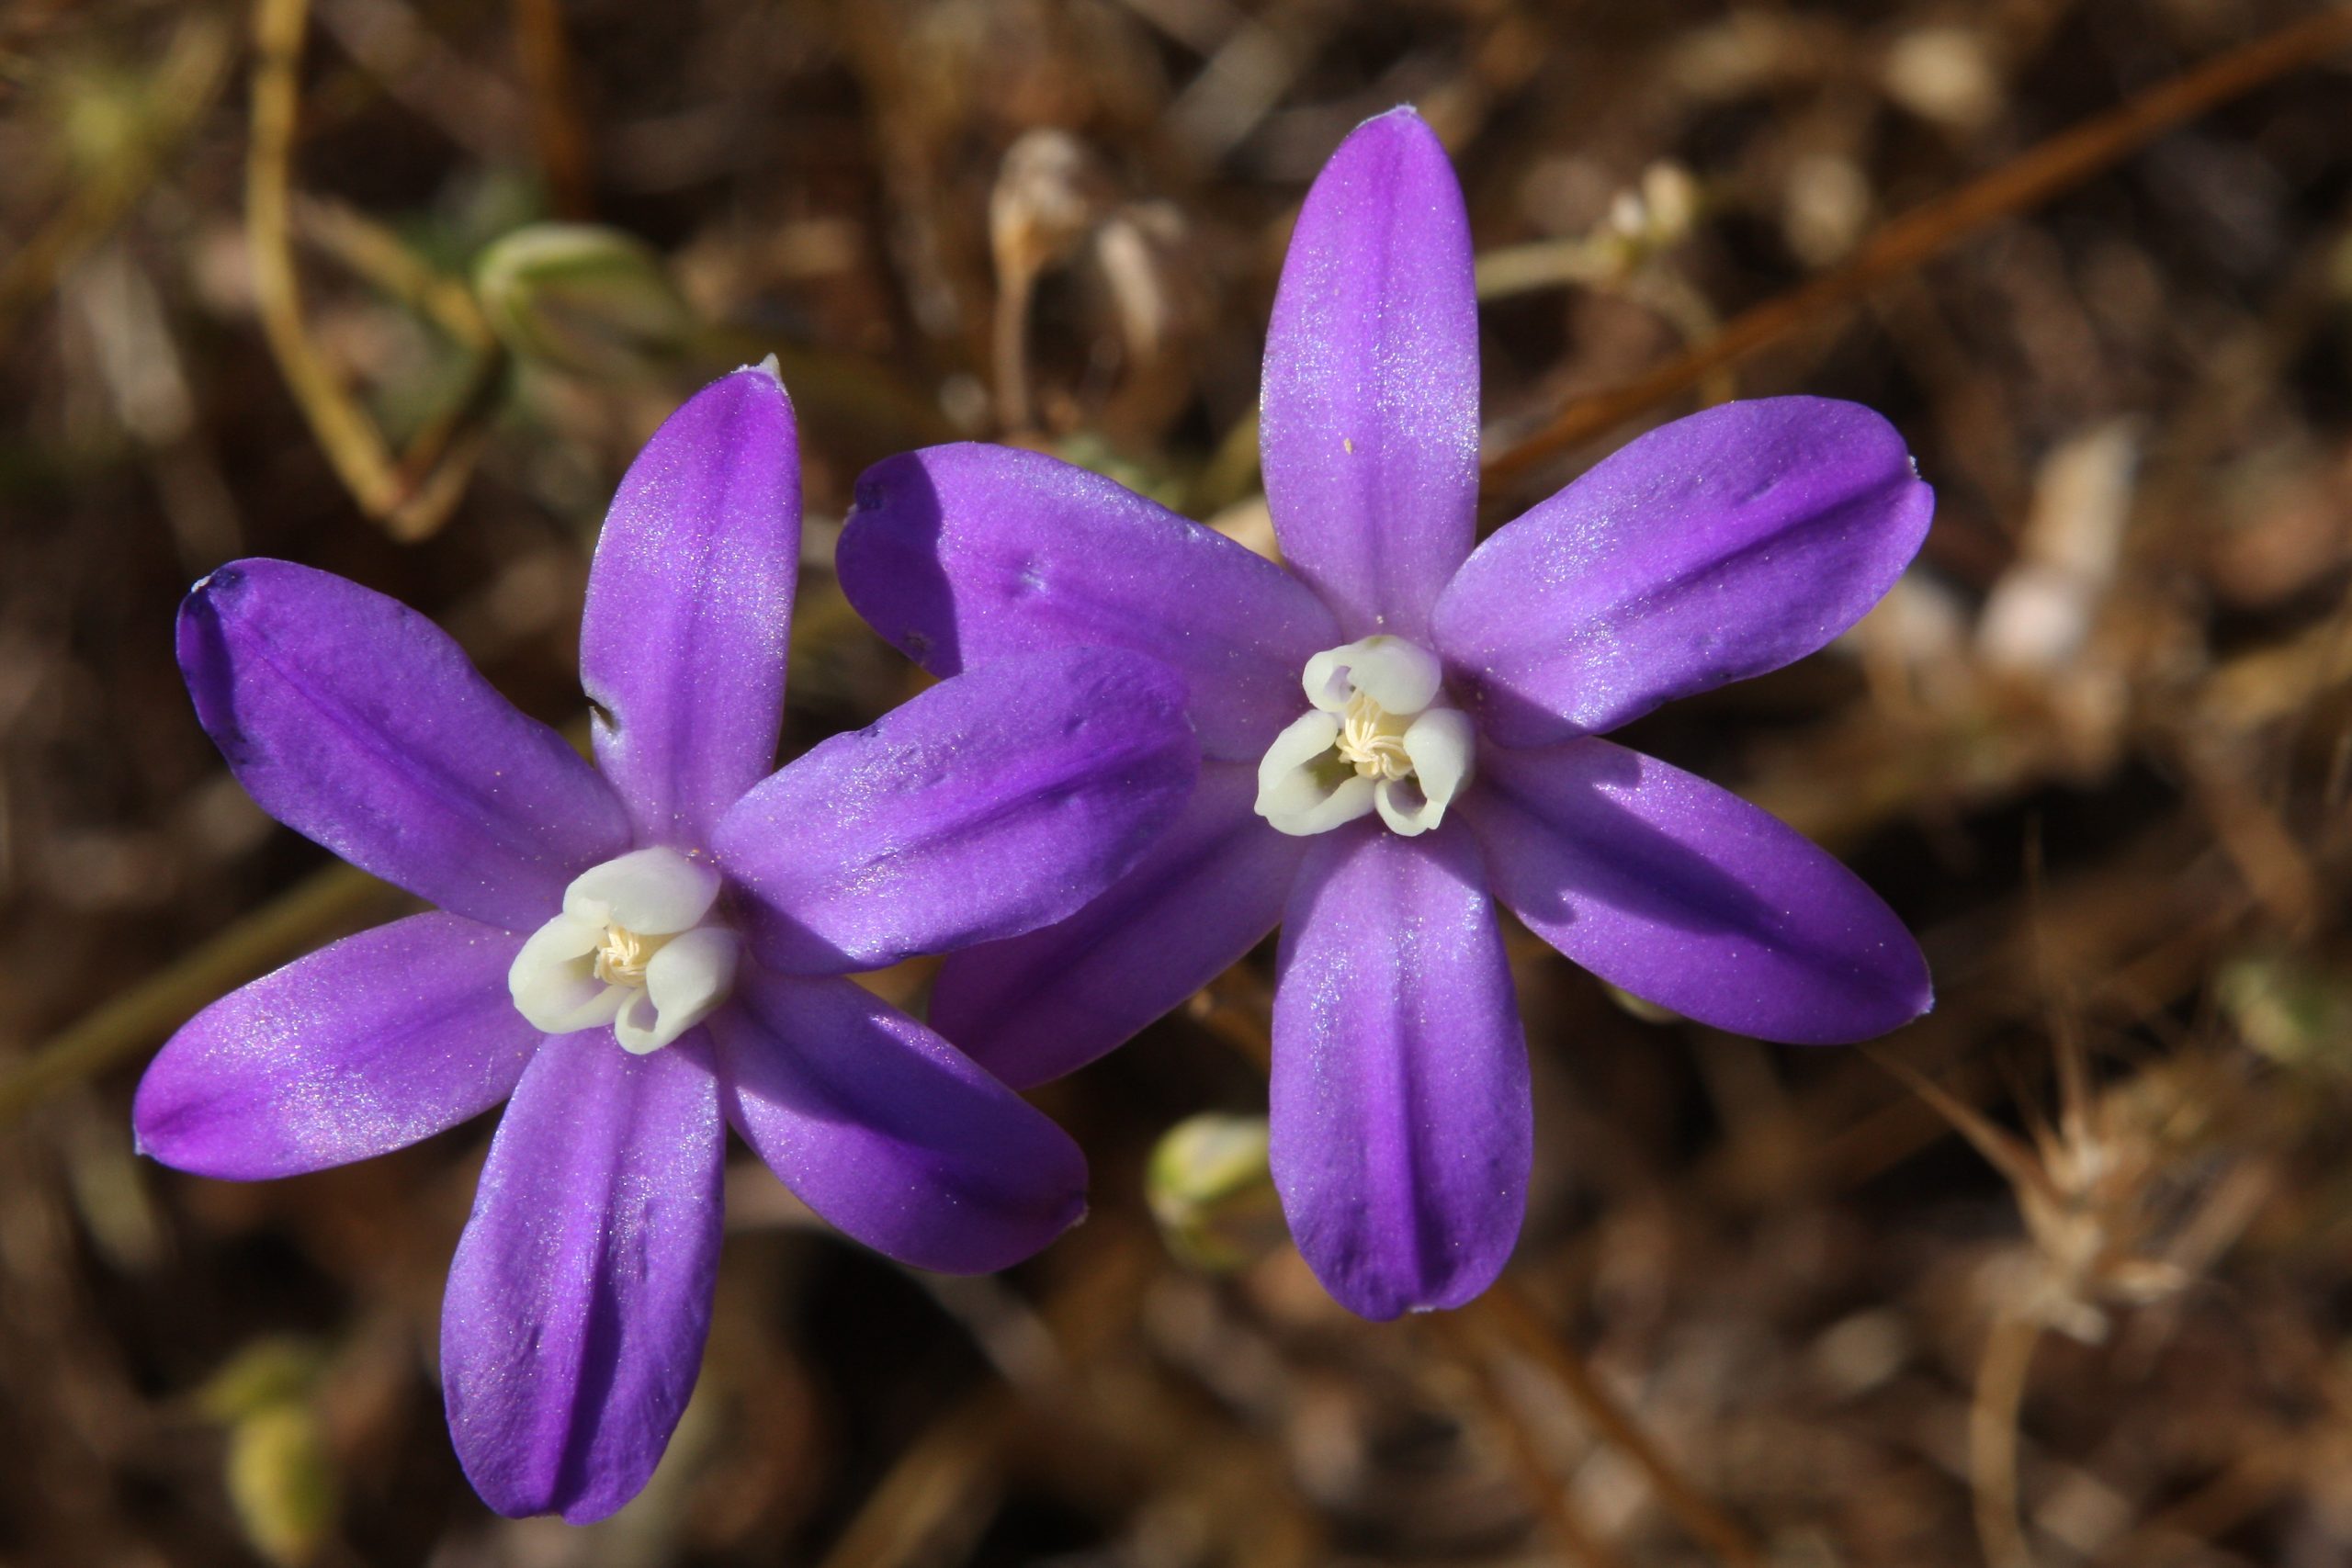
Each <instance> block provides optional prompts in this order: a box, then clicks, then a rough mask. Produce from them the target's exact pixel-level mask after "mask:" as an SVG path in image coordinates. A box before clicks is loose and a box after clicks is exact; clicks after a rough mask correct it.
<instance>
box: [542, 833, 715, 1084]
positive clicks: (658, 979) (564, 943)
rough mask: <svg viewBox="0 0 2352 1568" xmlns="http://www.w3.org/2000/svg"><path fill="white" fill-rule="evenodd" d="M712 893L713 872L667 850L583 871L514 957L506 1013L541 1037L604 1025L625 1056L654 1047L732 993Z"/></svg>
mask: <svg viewBox="0 0 2352 1568" xmlns="http://www.w3.org/2000/svg"><path fill="white" fill-rule="evenodd" d="M718 889H719V877H718V872H717V871H716V870H714V869H713V868H712V867H710V866H709V865H707V864H705V863H702V862H699V861H695V860H691V859H689V858H687V857H686V856H685V855H683V854H681V853H679V852H677V851H676V850H669V849H650V850H636V851H633V852H630V853H628V854H625V855H622V856H621V857H620V858H619V859H617V860H608V861H606V862H605V863H604V864H602V865H596V866H591V867H590V868H589V869H587V870H586V871H583V872H582V873H581V874H579V875H578V876H577V877H575V878H573V879H572V883H571V886H570V887H568V888H566V889H564V894H563V912H562V913H561V914H560V915H558V916H556V918H555V919H551V920H549V921H548V923H547V924H546V925H543V926H541V927H540V928H539V929H538V930H537V931H535V932H533V933H532V935H531V939H530V940H529V941H528V942H525V943H524V944H523V951H522V952H520V953H516V954H515V963H514V965H513V967H511V968H510V969H509V970H508V971H507V974H506V987H507V989H508V991H509V992H511V993H512V994H513V996H514V998H515V1007H516V1009H517V1010H520V1011H521V1012H522V1014H523V1016H524V1017H525V1018H526V1019H529V1020H530V1021H531V1022H532V1023H533V1024H534V1025H535V1026H537V1028H539V1029H542V1030H545V1031H546V1032H548V1033H549V1034H569V1033H571V1032H573V1031H575V1030H581V1029H594V1028H595V1027H597V1026H598V1025H600V1024H606V1023H609V1024H611V1025H612V1026H613V1033H614V1035H615V1036H616V1038H617V1039H618V1040H619V1041H620V1043H621V1044H622V1045H623V1046H624V1047H625V1048H626V1049H628V1050H630V1051H633V1052H635V1053H637V1054H638V1055H645V1054H646V1053H647V1052H649V1051H658V1050H660V1049H661V1048H662V1046H664V1045H667V1044H669V1043H671V1042H672V1041H673V1040H675V1039H677V1038H678V1036H680V1035H682V1034H684V1032H686V1031H687V1030H689V1029H692V1028H693V1027H694V1026H695V1024H697V1023H700V1022H701V1021H703V1020H704V1019H706V1018H707V1017H709V1016H710V1012H711V1010H712V1009H714V1008H716V1007H717V1006H718V1004H719V1003H720V1002H723V1001H725V1000H726V999H727V994H728V992H729V990H731V989H733V987H734V985H735V962H736V958H737V942H736V937H735V933H734V932H733V931H729V930H728V929H727V928H726V927H725V926H723V925H721V924H719V923H718V921H717V920H716V919H715V918H714V916H715V911H716V909H717V907H718Z"/></svg>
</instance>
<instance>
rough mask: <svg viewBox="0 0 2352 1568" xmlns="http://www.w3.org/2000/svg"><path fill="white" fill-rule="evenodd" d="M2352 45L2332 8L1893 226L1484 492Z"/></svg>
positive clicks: (1561, 431)
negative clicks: (2180, 129) (2235, 101)
mask: <svg viewBox="0 0 2352 1568" xmlns="http://www.w3.org/2000/svg"><path fill="white" fill-rule="evenodd" d="M2347 45H2352V7H2346V6H2327V7H2324V8H2323V9H2322V10H2320V11H2319V12H2317V13H2316V14H2315V15H2312V16H2307V17H2303V18H2302V19H2301V20H2300V21H2296V22H2291V23H2290V24H2288V25H2287V26H2285V27H2282V28H2278V30H2277V31H2275V32H2272V33H2270V34H2268V35H2267V36H2265V37H2263V38H2260V39H2256V40H2255V41H2254V42H2252V43H2249V44H2245V45H2244V46H2242V47H2240V48H2237V49H2233V50H2232V51H2229V52H2228V53H2226V54H2223V55H2221V56H2219V57H2218V58H2216V59H2213V60H2210V61H2208V62H2205V63H2204V64H2202V65H2200V66H2199V67H2197V68H2196V69H2195V70H2193V71H2189V72H2186V73H2183V74H2181V75H2178V76H2175V77H2173V78H2171V79H2170V80H2168V81H2165V82H2159V83H2157V84H2156V85H2154V86H2153V87H2151V88H2149V89H2148V90H2147V91H2146V92H2143V93H2142V94H2140V95H2139V96H2136V97H2133V98H2131V99H2130V100H2129V101H2127V102H2125V103H2124V104H2122V105H2121V106H2120V107H2117V108H2114V109H2111V110H2109V112H2108V113H2106V114H2103V115H2100V116H2098V117H2097V118H2093V119H2089V120H2086V121H2084V122H2083V123H2082V124H2080V125H2077V126H2075V127H2074V128H2073V129H2072V130H2064V131H2061V132H2059V133H2058V134H2057V135H2056V136H2053V137H2052V138H2050V139H2049V140H2048V141H2043V142H2041V143H2040V144H2039V145H2037V146H2035V147H2032V148H2030V149H2029V150H2028V151H2026V152H2022V153H2020V154H2018V156H2017V157H2015V158H2012V159H2010V160H2009V161H2008V162H2007V163H2006V164H2002V165H2001V166H2000V167H1999V168H1996V169H1995V170H1993V171H1992V172H1991V173H1989V174H1987V175H1984V176H1982V177H1981V178H1978V179H1975V180H1972V181H1970V182H1969V183H1968V184H1967V185H1964V186H1961V187H1960V188H1959V189H1957V190H1954V191H1951V192H1950V193H1948V194H1946V195H1944V196H1942V197H1938V198H1937V199H1935V200H1933V201H1930V202H1928V204H1927V205H1926V206H1924V207H1917V208H1914V209H1911V210H1910V211H1909V212H1906V213H1905V214H1904V215H1903V216H1902V217H1900V218H1897V219H1894V220H1893V221H1891V222H1889V223H1888V224H1886V225H1885V227H1883V228H1882V229H1880V230H1879V231H1878V232H1877V233H1875V234H1873V235H1871V238H1870V239H1869V241H1868V242H1866V243H1864V244H1863V245H1862V247H1861V248H1860V250H1859V251H1857V252H1856V253H1855V254H1854V257H1853V259H1852V260H1851V261H1849V262H1847V263H1846V264H1845V265H1842V266H1838V267H1835V268H1833V269H1831V270H1830V271H1828V272H1825V273H1823V274H1821V275H1820V276H1817V277H1815V278H1814V279H1813V281H1811V282H1810V283H1807V284H1805V285H1804V286H1803V287H1802V288H1795V289H1792V290H1791V291H1790V292H1789V293H1786V294H1783V295H1781V296H1780V297H1779V298H1778V299H1768V300H1766V301H1765V302H1764V303H1763V304H1761V305H1758V306H1757V307H1756V308H1755V309H1754V310H1748V311H1747V312H1746V313H1745V314H1743V315H1740V316H1739V317H1737V318H1736V319H1735V320H1734V321H1732V322H1731V324H1730V325H1728V326H1726V327H1725V328H1724V330H1723V331H1722V332H1721V333H1717V334H1716V335H1715V336H1714V337H1713V338H1712V339H1710V340H1709V341H1707V342H1705V343H1702V344H1698V345H1696V346H1695V347H1693V348H1691V349H1690V350H1688V351H1686V352H1685V353H1683V354H1680V355H1677V356H1676V357H1674V358H1673V359H1671V360H1668V362H1667V363H1666V364H1664V365H1662V366H1660V367H1657V369H1656V370H1653V371H1651V372H1650V373H1649V374H1648V375H1646V376H1644V377H1641V378H1638V379H1636V380H1634V381H1632V382H1630V383H1628V384H1627V385H1625V386H1623V387H1621V388H1619V389H1617V390H1615V391H1613V392H1604V393H1602V394H1600V396H1598V397H1591V398H1585V399H1581V400H1577V401H1576V402H1573V403H1570V404H1569V405H1568V406H1567V407H1566V408H1565V409H1562V410H1561V411H1560V412H1559V413H1558V414H1556V415H1555V416H1554V418H1553V419H1552V420H1551V422H1550V423H1547V424H1545V425H1544V426H1543V427H1542V428H1541V429H1538V430H1537V431H1535V432H1534V433H1533V434H1531V435H1529V436H1528V437H1526V438H1525V439H1524V440H1522V441H1520V442H1519V443H1517V444H1516V445H1514V446H1511V447H1510V448H1509V449H1507V450H1506V451H1503V452H1501V453H1499V454H1498V455H1497V457H1495V459H1494V460H1493V461H1492V462H1490V463H1488V464H1487V468H1486V479H1487V485H1488V488H1489V489H1490V490H1492V489H1498V488H1499V487H1500V486H1501V485H1502V484H1504V483H1508V482H1509V481H1510V480H1511V479H1517V478H1518V477H1519V476H1521V474H1524V473H1526V472H1527V471H1528V470H1529V469H1530V468H1533V467H1535V466H1536V465H1537V464H1538V463H1541V462H1543V461H1544V459H1546V458H1548V457H1553V456H1555V454H1557V453H1560V452H1562V451H1565V450H1566V449H1567V448H1568V447H1571V446H1575V445H1577V443H1578V442H1581V441H1586V440H1589V439H1590V438H1591V437H1593V436H1596V435H1599V434H1601V433H1602V432H1603V431H1605V430H1608V429H1609V428H1610V427H1611V426H1612V425H1615V424H1618V423H1622V422H1623V421H1625V420H1627V419H1630V418H1632V417H1633V416H1634V415H1635V414H1637V413H1640V412H1642V411H1643V410H1645V409H1646V408H1649V407H1650V406H1651V405H1653V404H1655V403H1659V402H1663V401H1664V400H1666V399H1668V398H1670V397H1672V396H1674V394H1675V393H1677V392H1679V391H1682V390H1684V389H1688V388H1690V387H1691V386H1694V385H1696V384H1697V383H1698V382H1699V381H1701V380H1702V379H1703V378H1705V377H1706V376H1707V375H1708V374H1709V373H1710V372H1712V371H1713V370H1716V369H1718V368H1720V367H1723V366H1724V365H1728V364H1729V363H1731V362H1732V361H1733V360H1736V359H1739V358H1742V357H1744V356H1746V355H1749V354H1752V353H1754V352H1755V351H1756V350H1758V349H1759V348H1762V347H1764V346H1765V345H1767V344H1772V343H1776V342H1778V341H1779V340H1781V338H1784V337H1786V336H1788V335H1789V334H1790V333H1793V332H1796V331H1797V330H1799V329H1800V328H1802V327H1804V326H1807V325H1809V324H1811V323H1812V322H1813V321H1815V320H1816V319H1818V318H1819V317H1820V316H1822V315H1824V314H1826V312H1828V311H1831V310H1837V309H1838V308H1840V307H1842V306H1844V305H1847V304H1849V303H1850V302H1852V301H1853V300H1854V299H1859V298H1860V296H1862V295H1864V294H1867V293H1868V292H1870V290H1871V289H1872V288H1876V287H1878V286H1879V285H1880V284H1882V283H1885V282H1887V281H1889V280H1890V279H1893V278H1895V277H1899V276H1903V275H1904V274H1905V273H1907V272H1909V271H1911V270H1912V269H1913V268H1914V267H1917V266H1918V265H1920V264H1921V263H1923V262H1925V261H1927V260H1928V258H1930V257H1932V256H1934V255H1935V254H1937V253H1939V252H1940V251H1943V250H1946V249H1948V248H1949V247H1951V245H1953V244H1955V243H1958V242H1960V241H1961V240H1962V239H1965V238H1966V237H1967V236H1969V235H1971V234H1973V233H1975V232H1977V231H1980V230H1983V229H1985V228H1986V227H1988V226H1990V225H1991V224H1993V223H1995V222H1997V221H1999V220H2001V219H2004V218H2008V217H2012V216H2014V215H2016V214H2017V213H2019V212H2022V211H2025V210H2026V209H2030V208H2033V207H2038V206H2040V205H2041V203H2043V202H2045V201H2048V200H2049V199H2050V198H2051V197H2054V196H2056V195H2058V194H2059V193H2060V192H2061V191H2064V190H2066V189H2068V188H2070V187H2072V186H2077V185H2080V184H2081V183H2082V182H2083V181H2085V180H2086V179H2089V178H2090V177H2091V176H2092V175H2096V174H2098V172H2099V171H2100V170H2102V169H2105V168H2106V167H2107V166H2108V165H2109V164H2113V163H2116V162H2117V161H2119V160H2120V159H2121V158H2123V157H2125V156H2126V155H2128V154H2129V153H2131V152H2134V151H2136V150H2137V149H2139V148H2140V147H2142V146H2143V145H2145V144H2146V143H2147V142H2150V141H2154V140H2155V139H2156V138H2157V137H2158V136H2161V135H2163V134H2164V133H2165V131H2167V130H2172V129H2173V128H2174V127H2176V126H2177V125H2179V124H2181V123H2182V122H2183V121H2185V120H2188V119H2193V118H2196V117H2197V116H2199V115H2200V114H2203V113H2205V112H2206V111H2207V110H2209V109H2211V108H2213V107H2216V106H2217V105H2220V104H2222V103H2226V102H2227V101H2229V100H2230V99H2232V98H2234V97H2238V96H2243V95H2244V94H2246V93H2249V92H2252V91H2253V90H2254V89H2255V88H2256V87H2259V86H2261V85H2263V84H2264V83H2266V82H2268V81H2271V80H2273V79H2274V78H2276V77H2279V76H2283V75H2285V74H2286V73H2288V72H2290V71H2293V70H2295V69H2297V68H2298V67H2301V66H2304V65H2310V64H2312V63H2315V62H2318V61H2321V60H2324V59H2325V58H2326V57H2327V56H2329V55H2331V54H2333V53H2335V51H2338V50H2340V49H2343V48H2345V47H2346V46H2347Z"/></svg>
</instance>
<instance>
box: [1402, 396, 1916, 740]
mask: <svg viewBox="0 0 2352 1568" xmlns="http://www.w3.org/2000/svg"><path fill="white" fill-rule="evenodd" d="M1934 510H1935V496H1934V492H1933V491H1929V490H1928V487H1927V486H1926V485H1924V484H1922V483H1920V482H1919V479H1918V475H1917V473H1916V472H1915V471H1914V469H1913V468H1912V466H1911V455H1910V454H1909V453H1908V452H1907V451H1905V449H1904V446H1903V438H1902V437H1901V436H1900V435H1898V434H1896V433H1895V430H1894V426H1893V425H1891V424H1889V423H1886V421H1884V420H1883V419H1881V418H1880V417H1879V416H1878V415H1877V414H1875V413H1872V412H1871V411H1870V410H1868V409H1866V408H1864V407H1862V406H1861V405H1860V404H1859V403H1845V402H1836V401H1832V400H1828V399H1826V398H1765V399H1760V400H1757V401H1755V402H1740V403H1725V404H1724V405H1722V406H1721V407H1719V408H1712V409H1708V410H1707V411H1705V412H1702V413H1695V414H1692V415H1691V417H1689V418H1688V419H1679V420H1677V421H1675V422H1674V423H1672V424H1668V425H1664V426H1661V427H1660V428H1658V429H1657V430H1653V431H1651V432H1650V433H1649V434H1646V435H1645V436H1643V437H1642V438H1641V439H1639V440H1638V441H1635V442H1634V443H1633V444H1631V445H1630V446H1625V447H1624V448H1623V449H1622V450H1620V451H1618V452H1617V453H1615V454H1614V455H1613V456H1611V457H1609V458H1607V459H1606V460H1605V461H1603V462H1602V463H1600V465H1599V466H1598V467H1596V468H1593V469H1592V471H1591V472H1589V473H1588V474H1586V475H1585V476H1584V477H1583V478H1581V479H1577V481H1576V482H1575V483H1574V484H1571V485H1569V486H1568V487H1567V488H1566V490H1564V491H1560V493H1559V494H1557V495H1555V496H1554V497H1553V498H1552V499H1551V500H1549V501H1547V502H1544V504H1542V505H1541V506H1538V507H1537V508H1535V510H1533V511H1532V512H1530V513H1527V514H1526V515H1525V516H1524V517H1521V518H1520V519H1519V520H1518V521H1517V522H1515V523H1512V524H1510V525H1509V526H1507V527H1505V528H1503V529H1502V530H1501V531H1500V532H1499V533H1498V534H1496V535H1495V536H1494V537H1492V538H1490V539H1488V540H1487V542H1486V543H1485V544H1484V545H1481V546H1480V547H1478V551H1477V553H1476V555H1473V556H1472V557H1471V558H1470V559H1469V560H1468V561H1467V562H1466V563H1465V564H1464V566H1463V568H1462V570H1461V572H1460V574H1459V575H1457V576H1456V577H1455V578H1454V580H1453V584H1452V586H1450V587H1449V588H1447V590H1446V591H1445V596H1444V597H1443V598H1442V599H1441V600H1440V601H1439V602H1438V607H1437V615H1436V617H1435V621H1436V631H1437V641H1438V647H1439V649H1440V651H1441V652H1442V653H1443V654H1444V656H1445V660H1446V663H1447V666H1448V671H1449V674H1450V676H1451V678H1452V681H1453V691H1454V695H1455V696H1456V697H1457V698H1458V699H1460V700H1462V701H1464V703H1466V704H1469V705H1471V706H1472V707H1473V708H1474V710H1475V711H1476V714H1477V716H1478V719H1479V725H1480V728H1482V729H1484V731H1485V732H1486V733H1487V736H1488V737H1490V738H1491V739H1495V740H1498V741H1500V742H1501V743H1502V744H1504V745H1506V746H1542V745H1549V744H1551V743H1552V742H1555V741H1559V740H1566V739H1573V738H1575V737H1576V736H1578V735H1584V734H1597V733H1599V732H1600V731H1603V730H1609V729H1614V728H1617V727H1618V726H1619V725H1621V724H1624V723H1626V722H1627V721H1629V720H1631V719H1634V718H1638V717H1640V716H1642V715H1643V714H1645V713H1647V712H1649V711H1650V709H1652V708H1654V707H1656V706H1657V705H1659V704H1660V703H1663V702H1667V701H1669V700H1671V699H1672V698H1675V697H1679V696H1687V695H1689V694H1691V693H1693V692H1702V691H1705V690H1707V689H1709V688H1710V687H1713V686H1720V685H1722V684H1724V682H1729V681H1744V680H1746V679H1747V678H1748V677H1749V676H1751V675H1761V674H1763V673H1764V672H1765V671H1768V670H1777V669H1779V668H1780V667H1781V666H1782V665H1784V664H1788V663H1791V662H1792V661H1793V660H1798V659H1802V658H1804V656H1805V655H1806V654H1808V653H1811V652H1812V651H1813V650H1814V649H1817V648H1820V647H1821V646H1823V645H1824V644H1825V643H1826V642H1828V641H1829V639H1830V638H1832V637H1836V636H1837V635H1838V633H1840V632H1842V631H1844V630H1845V629H1846V628H1847V627H1848V626H1852V625H1853V624H1854V623H1855V622H1856V621H1858V620H1860V618H1861V616H1862V613H1863V612H1864V611H1866V610H1868V609H1869V608H1870V607H1871V605H1872V604H1877V603H1878V601H1879V599H1880V598H1881V597H1882V596H1883V594H1884V593H1885V592H1886V591H1887V590H1888V589H1889V588H1890V587H1892V586H1893V585H1894V580H1895V578H1896V577H1897V576H1899V575H1901V573H1902V571H1903V569H1904V567H1905V566H1906V565H1908V564H1909V563H1910V560H1911V558H1912V557H1913V556H1915V555H1917V554H1918V553H1919V544H1920V541H1921V540H1922V539H1924V538H1926V536H1927V533H1928V517H1929V515H1930V514H1931V513H1933V512H1934Z"/></svg>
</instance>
